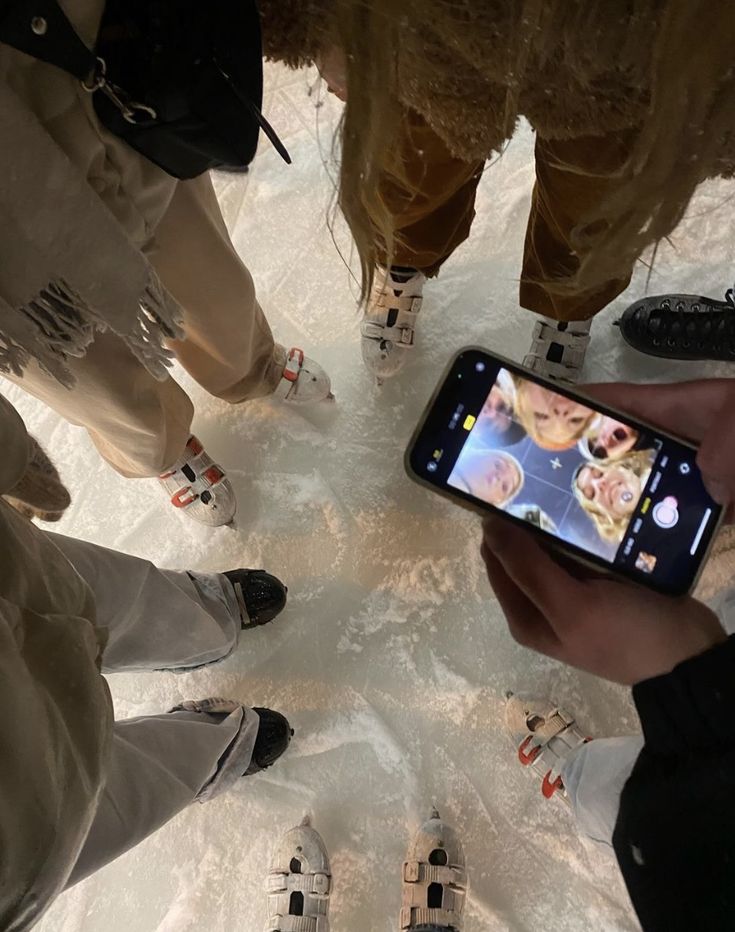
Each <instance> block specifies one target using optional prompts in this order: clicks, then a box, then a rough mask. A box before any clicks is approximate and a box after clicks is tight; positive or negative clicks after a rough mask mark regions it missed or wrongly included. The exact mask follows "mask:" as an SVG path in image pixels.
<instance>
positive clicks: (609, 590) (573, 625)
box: [481, 517, 727, 686]
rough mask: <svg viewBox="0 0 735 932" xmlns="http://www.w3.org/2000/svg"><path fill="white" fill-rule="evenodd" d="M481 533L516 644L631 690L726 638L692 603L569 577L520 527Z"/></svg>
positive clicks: (490, 527) (491, 523)
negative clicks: (633, 686) (636, 684)
mask: <svg viewBox="0 0 735 932" xmlns="http://www.w3.org/2000/svg"><path fill="white" fill-rule="evenodd" d="M483 532H484V533H483V542H482V548H481V552H482V556H483V559H484V561H485V567H486V569H487V575H488V579H489V581H490V585H491V586H492V588H493V591H494V592H495V595H496V597H497V599H498V602H499V603H500V607H501V608H502V609H503V613H504V615H505V617H506V620H507V622H508V628H509V629H510V632H511V634H512V635H513V637H514V638H515V640H516V641H518V643H519V644H522V645H523V646H524V647H528V648H529V649H531V650H535V651H538V652H539V653H541V654H546V655H547V656H549V657H553V658H554V659H555V660H559V661H561V662H562V663H567V664H570V665H571V666H573V667H577V668H579V669H581V670H586V671H587V672H588V673H592V674H594V675H595V676H600V677H602V678H603V679H606V680H610V681H612V682H614V683H621V684H623V685H626V686H632V685H634V684H635V683H639V682H641V681H642V680H647V679H651V678H652V677H654V676H660V675H662V674H664V673H668V672H670V671H671V670H673V669H674V667H675V666H677V665H678V664H679V663H682V662H683V661H685V660H688V659H689V658H690V657H694V656H696V655H697V654H701V653H703V652H704V651H706V650H708V649H709V648H711V647H714V646H715V645H716V644H719V643H721V642H723V641H725V640H726V639H727V636H726V634H725V632H724V630H723V629H722V626H721V625H720V622H719V621H718V619H717V616H716V615H715V613H714V612H713V611H712V610H711V609H709V608H708V607H707V606H706V605H703V604H702V603H701V602H698V601H697V600H696V599H693V598H691V597H684V598H679V599H671V598H669V597H668V596H665V595H660V594H658V593H657V592H653V591H652V590H650V589H645V588H643V587H642V586H637V585H632V584H631V583H628V582H624V581H622V580H617V579H614V578H612V577H602V576H600V575H599V574H597V575H593V574H590V576H589V578H584V572H583V571H582V572H580V573H575V574H571V573H570V572H569V571H568V570H567V569H566V568H565V567H564V566H561V565H559V563H557V562H556V561H555V560H554V559H553V558H552V557H551V555H550V554H549V553H548V552H547V551H546V550H544V549H543V547H542V546H541V545H540V542H538V541H536V540H533V539H530V538H529V535H528V534H526V533H524V531H523V529H521V528H515V527H509V526H508V523H507V522H505V521H503V520H502V519H498V518H496V517H488V519H486V521H485V522H484V523H483ZM580 570H581V567H580Z"/></svg>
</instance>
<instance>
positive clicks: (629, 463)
mask: <svg viewBox="0 0 735 932" xmlns="http://www.w3.org/2000/svg"><path fill="white" fill-rule="evenodd" d="M654 457H655V452H654V451H653V450H638V451H635V452H631V453H628V454H626V456H625V457H623V459H620V460H615V461H613V462H607V463H606V462H600V463H595V462H585V463H582V464H580V466H579V467H578V468H577V470H576V472H575V473H574V478H573V479H572V491H573V492H574V497H575V498H576V499H577V501H578V502H579V504H580V505H581V506H582V508H583V509H584V511H585V512H586V513H587V514H588V515H589V516H590V518H591V519H592V523H593V524H594V525H595V528H596V529H597V532H598V534H599V535H600V537H601V538H602V539H603V540H606V541H609V542H610V543H615V544H619V543H620V542H621V541H622V539H623V536H624V535H625V531H626V528H627V527H628V524H629V523H630V516H627V517H621V516H617V515H611V514H609V513H608V512H607V511H606V510H605V509H604V508H602V507H601V506H600V505H599V504H596V503H595V502H593V501H590V499H588V498H587V497H586V496H585V495H584V494H583V493H582V492H581V490H580V488H579V482H578V480H579V474H580V472H581V471H582V470H583V469H584V468H585V467H592V468H594V469H598V470H600V472H602V473H606V472H608V471H609V470H611V469H624V470H625V471H626V472H629V473H631V474H632V475H634V476H635V477H636V478H637V479H638V482H639V484H640V487H641V491H643V488H644V486H645V484H646V482H647V481H648V477H649V475H650V474H651V467H652V465H653V459H654Z"/></svg>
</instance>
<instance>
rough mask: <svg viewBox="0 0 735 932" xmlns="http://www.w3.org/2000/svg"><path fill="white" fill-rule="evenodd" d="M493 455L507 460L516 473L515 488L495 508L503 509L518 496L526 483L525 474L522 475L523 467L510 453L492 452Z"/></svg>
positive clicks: (502, 451)
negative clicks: (516, 481)
mask: <svg viewBox="0 0 735 932" xmlns="http://www.w3.org/2000/svg"><path fill="white" fill-rule="evenodd" d="M493 454H494V455H495V456H499V457H501V459H504V460H509V461H510V462H511V463H512V464H513V468H514V469H515V471H516V476H517V477H518V485H517V487H516V488H515V489H513V490H512V491H511V492H510V493H509V494H508V497H507V498H506V499H505V501H504V502H503V503H502V504H501V505H497V506H496V507H497V508H505V506H506V505H507V504H508V502H512V501H513V499H514V498H515V497H516V496H517V495H518V493H519V492H520V491H521V489H522V488H523V486H524V484H525V481H526V474H525V473H524V471H523V467H522V466H521V464H520V462H519V461H518V460H517V459H516V458H515V456H513V454H512V453H506V452H505V450H493Z"/></svg>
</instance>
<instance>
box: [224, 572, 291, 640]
mask: <svg viewBox="0 0 735 932" xmlns="http://www.w3.org/2000/svg"><path fill="white" fill-rule="evenodd" d="M222 575H223V576H226V577H227V579H228V580H229V581H230V585H231V586H232V588H233V589H234V590H235V596H236V597H237V604H238V605H239V606H240V618H241V619H242V626H243V628H257V627H258V625H267V624H268V622H269V621H273V619H274V618H275V617H276V615H279V614H280V613H281V612H282V611H283V608H284V606H285V605H286V593H287V592H288V587H287V586H284V585H283V583H282V582H281V580H280V579H277V578H276V577H275V576H272V575H271V574H270V573H266V571H265V570H227V572H225V573H223V574H222Z"/></svg>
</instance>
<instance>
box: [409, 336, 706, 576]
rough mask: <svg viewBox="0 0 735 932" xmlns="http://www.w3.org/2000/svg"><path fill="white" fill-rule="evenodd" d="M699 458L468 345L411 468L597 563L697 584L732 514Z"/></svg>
mask: <svg viewBox="0 0 735 932" xmlns="http://www.w3.org/2000/svg"><path fill="white" fill-rule="evenodd" d="M434 415H436V416H434ZM427 454H428V455H427ZM695 455H696V451H695V450H693V449H692V448H691V447H688V446H686V445H684V444H681V443H678V442H677V441H674V440H672V439H670V438H668V437H664V436H661V435H658V434H657V433H655V432H653V431H651V430H649V429H647V428H643V427H642V426H640V425H636V424H635V423H634V422H631V421H628V420H625V419H622V418H621V417H620V416H618V415H614V414H612V413H610V412H606V411H604V410H601V409H599V408H596V407H593V406H592V405H590V403H589V402H587V401H581V400H576V399H575V398H574V397H570V396H569V395H567V394H562V393H560V392H559V391H557V390H555V388H549V387H547V385H545V384H539V383H538V382H536V381H534V380H532V379H529V378H527V377H525V376H524V375H523V374H521V372H520V371H518V372H517V371H515V369H514V368H513V369H511V368H509V367H506V366H505V365H503V364H501V363H500V362H499V361H497V360H495V359H493V358H492V357H491V356H488V355H485V354H482V353H480V352H479V351H467V352H465V353H464V354H462V355H461V356H460V357H459V358H458V360H457V361H456V363H455V367H454V369H453V370H452V371H451V372H450V375H449V377H448V379H447V382H446V383H445V387H444V389H443V390H442V391H440V393H439V395H438V397H437V399H436V401H435V403H434V406H433V409H432V412H431V413H430V415H429V416H428V417H427V420H426V422H425V424H424V426H423V428H422V430H421V432H420V434H419V436H418V437H417V439H416V443H415V445H414V448H413V450H412V452H411V467H412V469H413V470H414V471H415V472H417V473H418V474H419V475H420V476H421V477H422V478H423V479H425V480H426V481H428V482H430V483H431V484H433V485H437V486H441V487H443V488H445V489H446V490H447V491H449V490H453V491H454V492H456V493H458V494H459V496H460V497H463V498H470V499H472V500H475V501H477V502H482V503H484V504H486V505H490V506H492V507H493V508H497V509H500V510H502V511H504V512H505V513H507V514H509V515H511V516H512V517H514V518H516V519H518V520H522V521H526V522H529V523H530V524H532V525H535V527H536V528H538V529H539V530H541V531H543V532H545V533H547V534H550V535H552V536H553V537H555V538H557V539H558V540H560V541H563V542H564V543H565V544H566V545H568V546H569V547H570V548H571V549H573V550H576V551H580V552H582V553H583V554H585V555H586V556H588V557H591V558H593V560H595V561H596V562H599V563H603V564H608V565H610V564H611V565H613V566H614V567H615V568H616V569H617V570H618V571H621V572H623V573H624V574H625V575H629V576H632V577H633V578H637V579H638V580H639V581H646V582H648V583H649V584H651V585H653V586H654V587H655V588H660V589H663V590H665V591H669V592H685V591H687V590H688V588H689V587H690V586H691V584H692V582H693V580H694V578H695V577H696V574H697V570H698V567H699V563H700V561H701V558H702V556H703V554H704V553H705V551H706V546H707V544H708V542H709V539H710V537H711V535H712V533H713V532H714V529H715V528H716V525H717V521H718V518H719V514H720V508H719V506H718V505H717V504H716V503H715V502H714V501H713V500H712V499H711V498H710V496H709V495H708V494H707V492H706V490H705V488H704V485H703V483H702V479H701V475H700V473H699V470H698V469H697V467H696V464H695Z"/></svg>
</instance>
